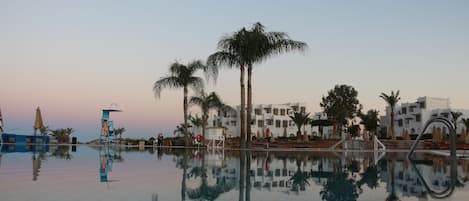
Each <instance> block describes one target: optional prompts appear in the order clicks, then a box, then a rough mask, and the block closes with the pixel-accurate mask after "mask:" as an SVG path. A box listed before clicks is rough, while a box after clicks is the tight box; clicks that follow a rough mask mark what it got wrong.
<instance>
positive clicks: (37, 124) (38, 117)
mask: <svg viewBox="0 0 469 201" xmlns="http://www.w3.org/2000/svg"><path fill="white" fill-rule="evenodd" d="M41 128H44V124H43V122H42V115H41V109H39V107H37V109H36V119H35V120H34V136H36V131H37V129H41Z"/></svg>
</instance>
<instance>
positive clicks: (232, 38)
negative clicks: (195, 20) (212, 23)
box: [207, 28, 247, 148]
mask: <svg viewBox="0 0 469 201" xmlns="http://www.w3.org/2000/svg"><path fill="white" fill-rule="evenodd" d="M246 32H247V31H246V29H245V28H242V29H241V30H239V31H237V32H234V33H232V34H230V35H227V36H224V37H223V38H222V39H221V40H220V41H218V52H215V53H213V54H212V55H210V56H209V57H208V59H207V64H208V65H209V66H211V67H217V66H228V67H230V68H239V70H240V78H239V83H240V88H241V104H240V111H239V113H240V114H239V115H240V130H241V133H240V146H241V147H243V148H244V147H246V115H245V111H246V102H245V101H246V98H245V96H246V89H245V83H244V74H245V71H246V68H245V64H246V60H247V58H246V57H247V56H246V55H245V50H244V49H245V48H246V45H245V40H243V37H244V35H245V34H246Z"/></svg>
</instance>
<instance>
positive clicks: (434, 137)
mask: <svg viewBox="0 0 469 201" xmlns="http://www.w3.org/2000/svg"><path fill="white" fill-rule="evenodd" d="M432 142H434V143H436V128H435V126H433V128H432Z"/></svg>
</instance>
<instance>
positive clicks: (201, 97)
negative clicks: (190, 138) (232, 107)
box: [189, 90, 224, 144]
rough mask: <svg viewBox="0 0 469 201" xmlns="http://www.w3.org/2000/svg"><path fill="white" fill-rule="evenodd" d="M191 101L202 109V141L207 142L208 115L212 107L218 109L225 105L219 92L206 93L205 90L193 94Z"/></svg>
mask: <svg viewBox="0 0 469 201" xmlns="http://www.w3.org/2000/svg"><path fill="white" fill-rule="evenodd" d="M189 103H190V104H191V105H197V106H199V107H200V110H201V111H202V138H203V139H202V142H203V144H205V127H206V126H207V124H208V122H207V121H208V115H209V112H210V110H211V109H217V108H221V107H223V106H224V104H223V102H222V101H221V99H220V97H219V96H218V94H217V93H215V92H211V93H209V94H207V93H205V92H204V91H203V90H201V91H200V92H198V94H197V96H192V97H191V99H190V101H189Z"/></svg>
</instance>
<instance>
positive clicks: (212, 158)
mask: <svg viewBox="0 0 469 201" xmlns="http://www.w3.org/2000/svg"><path fill="white" fill-rule="evenodd" d="M468 177H469V161H467V160H459V161H450V160H447V159H446V158H445V157H440V156H435V155H431V154H425V153H419V154H418V155H417V156H416V160H414V161H408V160H406V157H405V153H392V152H388V153H386V154H384V155H383V154H382V155H377V154H373V153H371V152H370V153H363V152H362V153H357V152H355V153H353V152H349V153H344V152H280V151H269V152H264V151H243V152H240V151H227V150H225V151H223V150H214V151H207V150H197V149H154V148H146V149H144V150H139V149H129V148H112V147H88V146H78V147H71V146H60V147H57V146H55V147H54V146H48V147H14V146H6V145H4V146H3V147H2V154H1V156H0V200H2V201H10V200H20V201H26V200H34V201H36V200H44V201H54V200H57V201H58V200H60V201H63V200H80V201H81V200H112V201H116V200H160V201H171V200H230V201H232V200H252V201H257V200H266V201H267V200H268V201H272V200H292V201H293V200H370V201H376V200H435V199H436V198H443V200H468V197H469V187H467V186H468V185H469V182H468Z"/></svg>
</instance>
